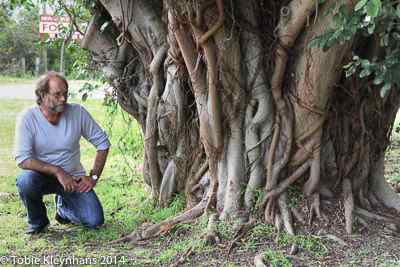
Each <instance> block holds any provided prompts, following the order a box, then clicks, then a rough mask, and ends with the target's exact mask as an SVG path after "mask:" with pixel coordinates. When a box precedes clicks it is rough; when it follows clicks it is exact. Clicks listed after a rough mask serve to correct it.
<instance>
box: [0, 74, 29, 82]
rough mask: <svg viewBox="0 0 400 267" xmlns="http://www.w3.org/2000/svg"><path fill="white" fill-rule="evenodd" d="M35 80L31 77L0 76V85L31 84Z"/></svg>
mask: <svg viewBox="0 0 400 267" xmlns="http://www.w3.org/2000/svg"><path fill="white" fill-rule="evenodd" d="M35 79H36V78H35V77H33V76H22V77H15V76H3V75H1V76H0V83H1V84H5V83H31V82H33V81H34V80H35Z"/></svg>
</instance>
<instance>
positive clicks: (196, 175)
mask: <svg viewBox="0 0 400 267" xmlns="http://www.w3.org/2000/svg"><path fill="white" fill-rule="evenodd" d="M319 2H320V1H313V0H308V1H300V0H292V1H283V2H282V1H256V0H250V1H237V2H229V1H223V0H216V1H202V0H199V1H194V2H190V3H189V2H187V1H170V0H165V1H163V2H161V1H146V0H136V1H128V0H121V1H109V0H101V1H98V2H97V5H96V7H95V9H94V16H93V19H92V21H91V22H90V23H89V26H88V29H87V31H86V34H85V38H84V40H83V42H82V44H83V47H85V48H87V49H89V50H90V51H92V52H93V53H94V55H95V60H97V61H98V62H100V64H101V66H102V69H103V72H104V73H105V75H106V77H108V79H109V80H110V83H111V84H112V85H113V86H114V88H115V90H116V92H117V96H118V102H119V104H120V105H121V106H122V107H123V108H124V110H126V111H127V112H128V113H129V114H131V115H132V116H133V117H134V118H135V119H137V120H138V122H139V124H140V125H141V128H142V130H143V132H144V136H145V155H144V159H145V164H144V166H145V170H144V177H145V182H146V183H147V184H148V185H150V186H151V188H152V196H153V198H154V200H155V201H157V203H158V204H159V205H160V206H165V205H167V204H168V202H169V201H170V200H171V198H172V197H173V196H174V194H175V193H177V192H178V193H180V192H181V193H183V194H184V195H185V197H186V201H187V208H188V209H187V210H186V211H185V213H183V214H182V215H179V216H178V217H177V218H175V219H174V218H173V219H169V220H167V221H166V222H163V223H160V224H158V225H154V226H152V228H151V229H149V230H148V231H146V232H143V233H142V234H140V233H134V234H132V235H131V236H130V237H131V238H130V239H129V240H133V239H135V240H137V239H138V238H139V239H140V238H144V237H146V238H147V237H149V236H150V235H153V234H160V233H163V232H165V230H166V229H170V228H171V227H172V224H175V223H179V222H182V221H186V220H190V219H193V218H194V217H197V216H199V215H201V214H202V213H203V212H206V211H211V213H210V214H218V215H219V217H220V219H227V218H232V217H239V218H241V219H243V218H244V220H246V219H247V218H248V215H249V214H250V212H252V211H254V210H256V211H258V212H259V213H261V214H264V217H265V219H266V220H267V221H268V222H270V223H274V224H275V225H277V226H278V227H280V226H281V225H284V227H285V229H286V231H288V232H289V233H290V234H294V232H295V231H294V228H293V226H292V223H293V219H296V218H300V219H301V221H304V219H303V217H305V216H307V215H304V214H300V212H299V211H298V210H297V209H296V208H295V207H289V206H288V205H287V202H288V201H291V199H290V198H291V196H290V194H288V193H287V192H288V188H290V187H302V188H303V194H304V197H305V198H307V199H309V200H310V201H309V203H310V205H309V211H310V212H309V214H308V217H309V220H310V221H311V220H312V218H313V215H316V216H317V217H318V218H323V217H324V214H323V204H322V203H324V202H322V201H321V198H331V199H334V200H336V201H340V202H341V203H344V209H345V217H346V224H345V225H343V227H344V228H345V229H346V230H347V232H348V233H351V229H352V222H353V213H354V210H358V208H363V209H371V208H373V206H374V205H376V204H378V203H377V201H380V202H381V204H385V205H386V206H388V207H392V208H395V209H397V210H398V211H400V204H399V203H400V202H399V201H398V200H399V199H398V195H397V194H395V193H394V192H392V191H391V190H390V188H389V187H388V185H387V184H386V182H385V180H384V175H383V155H384V151H385V149H386V147H387V146H388V144H389V138H390V134H391V129H392V125H393V123H394V118H395V114H396V112H397V110H398V107H399V103H400V97H399V94H398V93H397V92H396V91H395V90H392V91H391V93H390V96H389V97H386V98H384V99H382V98H380V97H379V96H378V94H377V93H376V91H377V90H374V89H375V88H372V87H373V85H371V83H370V82H369V81H368V80H366V79H361V78H358V77H356V76H354V77H353V78H352V80H349V79H346V78H345V76H344V73H343V68H342V67H343V65H344V64H346V63H347V61H348V60H349V57H350V56H351V53H352V48H353V47H357V46H359V45H360V44H359V43H358V42H359V39H357V38H355V39H353V40H349V41H347V42H345V43H344V44H337V45H334V46H333V47H332V48H330V49H329V50H327V51H322V50H321V49H320V48H309V47H308V46H307V45H308V43H309V42H310V40H312V39H313V38H314V37H316V36H319V35H321V34H323V33H324V32H325V31H326V30H327V29H329V27H331V26H332V23H333V22H332V18H333V16H334V15H335V13H336V12H337V11H338V9H339V8H340V7H341V6H344V7H345V8H346V9H347V10H348V11H349V12H351V10H353V8H354V1H350V0H341V1H333V0H330V1H325V2H324V3H323V4H320V3H319ZM333 3H336V7H335V9H333V11H332V12H327V15H320V14H323V13H325V11H326V10H327V9H328V8H329V7H330V6H331V4H333ZM367 87H368V88H369V89H368V90H366V89H365V88H367ZM342 200H343V201H342ZM212 216H215V215H212ZM214 219H215V218H214V217H213V219H212V220H211V221H215V220H214ZM166 225H167V226H166ZM133 236H134V238H133ZM132 238H133V239H132Z"/></svg>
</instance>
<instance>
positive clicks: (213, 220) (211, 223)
mask: <svg viewBox="0 0 400 267" xmlns="http://www.w3.org/2000/svg"><path fill="white" fill-rule="evenodd" d="M217 224H218V214H217V213H213V214H211V215H210V216H209V217H208V225H207V234H206V236H205V240H206V243H207V244H210V245H215V244H218V243H219V241H220V238H219V236H218V233H217Z"/></svg>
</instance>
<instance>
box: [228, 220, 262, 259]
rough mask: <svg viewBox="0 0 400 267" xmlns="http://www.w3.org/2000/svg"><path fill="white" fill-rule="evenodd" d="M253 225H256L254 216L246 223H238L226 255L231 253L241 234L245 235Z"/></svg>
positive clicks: (241, 236)
mask: <svg viewBox="0 0 400 267" xmlns="http://www.w3.org/2000/svg"><path fill="white" fill-rule="evenodd" d="M255 225H256V220H255V219H254V218H251V219H250V221H249V222H247V223H242V224H240V225H239V227H238V229H237V230H236V233H235V236H234V239H233V240H232V242H231V243H230V245H229V247H228V252H227V255H229V254H230V253H231V251H232V249H233V248H234V247H235V245H236V244H237V243H238V242H239V240H240V239H242V238H243V236H245V235H246V234H247V233H248V232H249V231H250V230H251V229H252V228H253V227H254V226H255Z"/></svg>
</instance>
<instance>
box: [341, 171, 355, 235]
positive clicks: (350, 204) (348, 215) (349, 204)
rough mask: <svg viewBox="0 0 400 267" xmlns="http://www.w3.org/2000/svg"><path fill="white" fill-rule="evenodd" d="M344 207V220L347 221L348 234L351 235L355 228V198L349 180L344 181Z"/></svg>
mask: <svg viewBox="0 0 400 267" xmlns="http://www.w3.org/2000/svg"><path fill="white" fill-rule="evenodd" d="M342 190H343V201H344V202H343V205H344V218H345V220H346V232H347V234H349V235H351V233H352V227H353V210H354V198H353V192H352V187H351V182H350V180H349V179H343V189H342Z"/></svg>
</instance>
